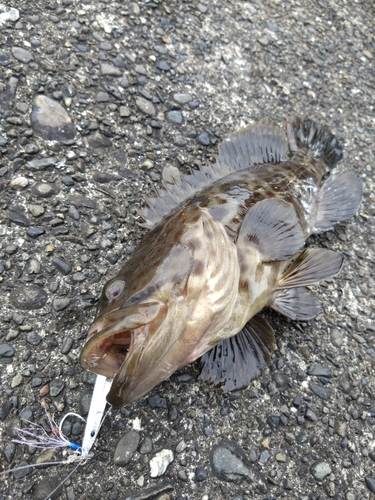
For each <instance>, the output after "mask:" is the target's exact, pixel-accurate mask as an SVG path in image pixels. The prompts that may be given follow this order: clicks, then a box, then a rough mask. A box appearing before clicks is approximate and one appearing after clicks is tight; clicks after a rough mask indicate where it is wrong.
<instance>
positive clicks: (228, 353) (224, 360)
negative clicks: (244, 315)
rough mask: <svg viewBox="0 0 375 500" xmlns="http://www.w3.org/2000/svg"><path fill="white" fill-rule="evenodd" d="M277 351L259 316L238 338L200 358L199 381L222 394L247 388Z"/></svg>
mask: <svg viewBox="0 0 375 500" xmlns="http://www.w3.org/2000/svg"><path fill="white" fill-rule="evenodd" d="M274 347H275V337H274V333H273V330H272V328H271V327H270V325H269V324H268V322H267V321H266V320H265V319H264V318H262V317H261V316H260V315H259V314H257V315H256V316H254V317H253V318H251V320H250V321H249V322H248V323H247V324H246V325H245V326H244V327H243V329H242V330H241V331H240V332H238V333H237V335H235V336H234V337H231V338H229V339H225V340H222V341H220V342H219V343H218V344H217V345H216V346H215V347H214V348H213V349H211V350H210V351H208V352H206V353H205V354H204V355H203V356H202V357H201V364H202V372H201V374H200V376H199V378H200V379H201V380H203V381H204V382H206V383H208V384H210V385H213V386H216V387H219V388H220V389H221V390H222V391H223V392H229V391H234V390H238V389H242V388H243V387H247V386H248V385H249V384H250V382H251V381H252V380H254V379H255V378H256V377H258V376H259V375H260V374H261V373H262V371H263V370H264V368H265V367H266V366H267V365H268V363H269V362H270V359H271V354H272V353H273V350H274Z"/></svg>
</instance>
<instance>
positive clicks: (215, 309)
mask: <svg viewBox="0 0 375 500" xmlns="http://www.w3.org/2000/svg"><path fill="white" fill-rule="evenodd" d="M184 214H185V215H184V217H180V218H178V214H177V215H176V216H174V217H171V219H169V221H167V222H166V223H165V224H164V225H163V226H162V227H160V228H159V229H157V230H156V229H155V230H153V231H151V232H150V233H148V234H147V235H146V237H145V238H144V240H142V242H141V244H140V246H139V247H138V249H137V250H136V251H135V253H134V254H133V256H132V257H131V258H130V260H129V261H128V262H127V263H126V264H125V266H124V267H123V269H122V270H121V271H120V273H119V275H118V276H117V277H115V278H114V279H112V280H110V281H109V282H108V283H107V284H106V285H105V287H104V289H103V292H102V295H101V298H100V301H99V305H98V314H97V317H96V319H95V320H94V322H93V324H92V325H91V328H90V330H89V333H88V339H87V341H86V344H85V346H84V347H83V350H82V352H81V357H80V362H81V364H82V365H83V367H84V368H86V369H88V370H90V371H93V372H95V373H98V374H101V375H104V376H106V377H111V378H113V382H112V386H111V389H110V391H109V393H108V395H107V400H108V402H109V403H110V404H112V405H113V406H114V407H121V406H123V405H125V404H130V403H132V402H134V401H136V400H137V399H139V398H140V397H142V396H144V395H145V394H146V393H147V392H149V391H150V390H151V389H152V388H153V387H154V386H156V385H157V384H158V383H160V382H161V381H163V380H165V379H166V378H168V377H169V376H170V375H171V374H172V373H173V372H175V371H176V370H177V369H179V368H181V367H182V366H185V365H186V364H188V363H191V362H192V361H194V359H196V358H198V357H199V356H200V355H202V354H203V353H204V352H205V351H206V350H208V349H209V348H210V347H209V344H210V342H211V341H212V338H213V336H214V334H216V333H217V332H218V330H219V329H220V327H222V326H223V325H224V324H225V323H226V322H227V321H228V320H229V318H230V312H231V310H232V308H233V304H234V301H235V294H236V290H235V285H234V284H235V281H236V279H238V273H239V271H238V270H237V267H238V264H237V259H236V258H235V250H234V245H233V244H232V243H231V242H229V240H228V237H227V236H226V233H225V231H224V229H223V228H222V226H221V225H220V228H219V229H218V228H216V226H215V221H213V220H211V219H210V218H209V217H208V215H207V214H202V212H201V211H200V210H196V209H194V210H192V211H191V213H189V212H188V211H185V212H184ZM212 226H215V227H212ZM215 228H216V230H215ZM224 240H225V241H224ZM228 245H229V246H228ZM228 249H229V250H228ZM228 251H229V253H231V256H230V258H228V256H227V255H226V254H227V253H228ZM224 254H225V255H224ZM227 264H229V267H228V265H227ZM230 266H237V267H235V270H234V271H233V270H232V269H230ZM232 271H233V272H234V279H233V272H232ZM237 271H238V272H237ZM236 277H237V278H236ZM229 289H230V290H229ZM228 304H229V305H228ZM220 318H221V319H220ZM217 341H219V339H218V340H217Z"/></svg>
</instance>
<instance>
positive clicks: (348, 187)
mask: <svg viewBox="0 0 375 500" xmlns="http://www.w3.org/2000/svg"><path fill="white" fill-rule="evenodd" d="M362 190H363V187H362V181H361V179H359V178H358V177H357V176H356V175H355V173H354V172H351V171H346V172H339V173H338V174H334V175H332V176H331V177H329V178H328V179H327V180H326V182H325V183H324V184H323V187H322V188H321V190H320V191H319V196H318V212H317V216H316V221H315V224H314V226H315V228H314V232H315V233H323V232H324V231H328V230H329V229H332V227H333V226H334V225H335V224H336V223H337V222H340V221H342V220H346V219H350V217H352V216H353V215H354V214H355V213H356V211H357V210H358V207H359V205H360V204H361V199H362Z"/></svg>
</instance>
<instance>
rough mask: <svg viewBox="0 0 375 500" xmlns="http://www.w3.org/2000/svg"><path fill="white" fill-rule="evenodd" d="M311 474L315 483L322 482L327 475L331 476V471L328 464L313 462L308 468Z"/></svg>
mask: <svg viewBox="0 0 375 500" xmlns="http://www.w3.org/2000/svg"><path fill="white" fill-rule="evenodd" d="M310 471H311V474H312V475H313V476H314V478H315V479H316V480H317V481H323V479H324V478H325V477H327V476H329V474H331V472H332V469H331V466H330V465H329V463H328V462H322V461H321V462H319V461H318V462H315V463H314V464H313V465H312V466H311V467H310Z"/></svg>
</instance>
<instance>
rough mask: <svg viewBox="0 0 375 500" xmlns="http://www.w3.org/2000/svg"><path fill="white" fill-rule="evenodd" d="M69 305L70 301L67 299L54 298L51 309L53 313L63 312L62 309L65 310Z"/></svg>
mask: <svg viewBox="0 0 375 500" xmlns="http://www.w3.org/2000/svg"><path fill="white" fill-rule="evenodd" d="M69 304H70V299H68V298H66V297H65V298H62V297H59V298H56V299H54V300H53V303H52V305H53V308H54V310H55V311H63V310H64V309H66V308H67V307H68V305H69Z"/></svg>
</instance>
